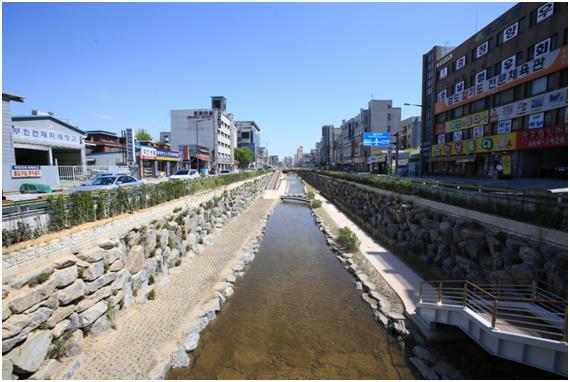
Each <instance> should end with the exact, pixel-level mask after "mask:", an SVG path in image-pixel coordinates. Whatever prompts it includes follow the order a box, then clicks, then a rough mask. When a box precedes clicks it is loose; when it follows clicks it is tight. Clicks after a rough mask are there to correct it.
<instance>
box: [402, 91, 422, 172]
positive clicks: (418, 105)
mask: <svg viewBox="0 0 570 382" xmlns="http://www.w3.org/2000/svg"><path fill="white" fill-rule="evenodd" d="M404 105H405V106H416V107H419V108H421V109H422V115H421V118H422V130H421V133H420V177H421V176H423V168H424V159H423V158H424V156H423V151H424V150H423V146H424V136H423V135H424V126H425V123H426V118H424V117H427V115H426V116H424V115H423V114H424V108H425V107H424V105H422V104H417V103H407V102H404Z"/></svg>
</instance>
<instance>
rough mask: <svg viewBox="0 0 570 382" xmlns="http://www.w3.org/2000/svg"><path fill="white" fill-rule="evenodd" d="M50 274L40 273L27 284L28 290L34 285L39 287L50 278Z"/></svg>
mask: <svg viewBox="0 0 570 382" xmlns="http://www.w3.org/2000/svg"><path fill="white" fill-rule="evenodd" d="M51 274H52V272H43V273H40V274H39V275H37V276H36V277H34V278H33V279H32V280H30V282H29V283H28V285H29V286H30V288H33V287H35V286H36V285H40V284H43V283H45V282H46V281H47V280H48V279H49V277H50V276H51Z"/></svg>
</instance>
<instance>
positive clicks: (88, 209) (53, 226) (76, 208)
mask: <svg viewBox="0 0 570 382" xmlns="http://www.w3.org/2000/svg"><path fill="white" fill-rule="evenodd" d="M269 172H271V170H266V171H256V172H244V173H239V174H228V175H224V176H218V177H215V178H206V179H200V180H194V181H193V180H188V181H183V180H176V181H167V182H162V183H157V184H148V185H147V184H145V185H143V186H140V187H133V188H119V189H118V190H110V191H105V190H102V191H89V192H80V193H79V192H77V193H72V194H70V195H63V196H49V197H48V213H49V220H48V223H47V226H44V227H36V228H35V229H32V228H31V227H30V226H29V225H28V224H27V223H25V222H23V221H18V222H17V226H16V228H15V229H12V230H6V229H3V230H2V245H3V246H4V247H9V246H10V245H12V244H16V243H19V242H22V241H27V240H31V239H34V238H37V237H39V236H41V235H43V234H45V233H48V232H58V231H61V230H64V229H66V228H71V227H75V226H77V225H80V224H83V223H87V222H93V221H96V220H102V219H106V218H109V217H113V216H116V215H120V214H122V213H125V212H134V211H137V210H141V209H144V208H148V207H152V206H155V205H158V204H161V203H165V202H168V201H171V200H175V199H178V198H181V197H184V196H188V195H194V194H196V193H198V192H200V191H204V190H208V189H213V188H216V187H220V186H225V185H228V184H231V183H235V182H239V181H242V180H246V179H249V178H253V177H256V176H259V175H262V174H267V173H269Z"/></svg>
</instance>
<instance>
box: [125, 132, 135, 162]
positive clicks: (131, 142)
mask: <svg viewBox="0 0 570 382" xmlns="http://www.w3.org/2000/svg"><path fill="white" fill-rule="evenodd" d="M125 138H126V141H127V163H128V164H132V163H136V158H135V134H134V132H133V129H126V130H125Z"/></svg>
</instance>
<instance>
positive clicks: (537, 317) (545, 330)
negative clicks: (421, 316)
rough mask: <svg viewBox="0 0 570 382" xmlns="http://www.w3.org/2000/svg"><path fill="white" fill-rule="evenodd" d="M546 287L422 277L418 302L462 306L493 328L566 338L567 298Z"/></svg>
mask: <svg viewBox="0 0 570 382" xmlns="http://www.w3.org/2000/svg"><path fill="white" fill-rule="evenodd" d="M547 288H548V285H545V284H544V283H540V282H537V281H529V282H528V283H526V284H514V283H512V282H497V281H494V282H488V281H483V282H471V281H467V280H435V281H425V282H422V283H421V285H420V303H428V304H430V303H431V304H438V305H450V306H463V307H464V308H466V309H469V310H470V311H471V312H473V313H475V314H477V315H478V316H479V317H481V318H483V319H484V320H486V321H488V325H489V326H490V327H491V328H493V329H495V328H497V329H500V330H502V331H505V332H514V333H523V334H526V335H530V336H534V337H539V338H547V339H554V340H559V341H564V342H566V341H567V339H568V302H567V300H566V299H565V297H562V296H560V295H558V294H556V293H554V292H552V291H549V290H547Z"/></svg>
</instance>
